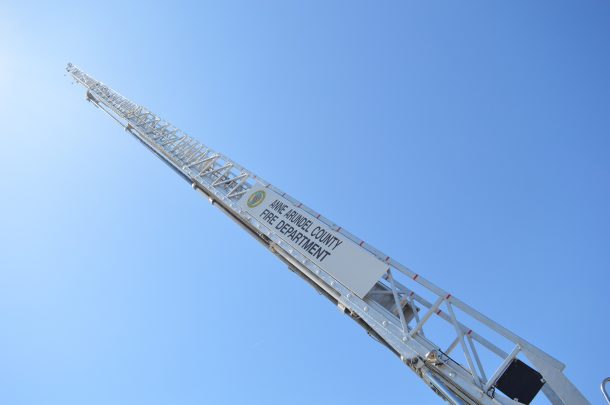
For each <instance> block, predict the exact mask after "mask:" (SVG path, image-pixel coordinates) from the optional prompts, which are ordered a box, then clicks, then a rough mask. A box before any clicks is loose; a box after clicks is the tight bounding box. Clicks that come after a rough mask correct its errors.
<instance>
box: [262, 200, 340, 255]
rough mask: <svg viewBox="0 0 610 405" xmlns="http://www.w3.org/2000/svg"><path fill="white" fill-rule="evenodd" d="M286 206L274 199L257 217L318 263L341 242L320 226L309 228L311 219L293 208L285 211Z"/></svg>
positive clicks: (311, 222) (311, 223)
mask: <svg viewBox="0 0 610 405" xmlns="http://www.w3.org/2000/svg"><path fill="white" fill-rule="evenodd" d="M287 208H288V204H284V203H283V202H281V201H280V200H275V201H273V202H272V203H271V204H270V205H269V206H268V208H265V209H264V210H263V212H261V213H260V215H259V217H260V218H261V219H262V220H263V221H265V222H267V223H268V224H269V225H273V226H275V229H277V230H278V232H279V233H281V234H283V235H284V236H285V237H286V238H288V239H290V240H291V241H292V242H294V243H295V244H297V245H298V246H299V247H301V249H303V250H305V251H306V252H307V253H309V254H310V255H311V256H312V257H315V258H316V259H317V260H319V261H320V263H322V262H323V261H324V259H326V257H327V256H329V255H331V254H332V252H333V251H334V250H335V249H336V248H337V247H338V246H339V245H340V244H342V243H343V241H342V240H341V239H339V238H337V237H336V236H335V235H333V234H332V233H331V232H330V231H328V230H326V229H324V228H322V227H321V226H315V227H314V228H313V229H311V228H312V225H313V221H312V220H311V219H309V218H307V217H306V216H304V215H301V214H300V213H298V212H297V211H295V210H293V209H290V210H288V211H286V209H287ZM284 211H286V212H284ZM278 220H279V221H278Z"/></svg>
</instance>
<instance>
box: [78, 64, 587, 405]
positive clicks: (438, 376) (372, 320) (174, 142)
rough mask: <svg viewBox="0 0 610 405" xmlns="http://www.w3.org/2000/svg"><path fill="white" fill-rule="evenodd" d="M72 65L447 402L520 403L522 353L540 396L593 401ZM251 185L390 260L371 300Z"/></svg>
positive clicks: (123, 120)
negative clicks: (253, 210) (513, 382)
mask: <svg viewBox="0 0 610 405" xmlns="http://www.w3.org/2000/svg"><path fill="white" fill-rule="evenodd" d="M66 70H67V71H68V72H69V73H70V75H71V76H72V77H73V78H74V80H75V81H76V82H77V83H79V84H81V85H83V86H84V87H85V88H86V90H87V100H89V101H90V102H92V104H93V105H95V106H96V107H97V108H99V109H101V110H103V111H104V112H106V113H107V114H108V115H109V116H111V117H112V118H113V119H115V120H116V121H117V122H118V123H119V124H120V125H121V126H123V127H124V129H125V130H126V131H128V132H129V133H130V134H132V135H133V136H135V137H136V138H137V139H138V140H140V141H141V142H142V143H143V144H144V145H145V146H146V147H147V148H148V149H150V150H151V151H152V152H153V153H155V154H156V155H157V156H158V157H159V158H160V159H162V160H163V161H164V162H165V163H166V164H168V165H169V166H170V167H171V168H172V169H173V170H175V171H176V172H177V173H178V174H180V175H181V176H182V177H183V178H184V179H185V180H186V181H188V182H189V183H190V184H191V185H192V187H193V188H194V189H195V190H197V191H199V192H200V193H202V194H203V195H204V196H206V197H207V198H208V200H209V201H210V202H211V203H212V204H213V205H215V206H217V207H218V208H219V209H221V210H222V211H223V212H224V213H225V214H227V215H228V216H229V217H230V218H232V219H233V220H234V221H236V222H237V223H238V224H239V225H240V226H241V227H242V228H243V229H245V230H246V231H248V232H249V233H250V234H251V235H252V236H254V237H255V238H256V239H257V240H259V241H260V242H261V243H263V244H264V245H265V246H266V247H268V249H269V250H270V251H271V252H273V253H274V254H275V255H277V256H278V257H279V258H280V259H281V260H282V261H283V262H285V263H286V264H287V265H288V267H289V268H290V269H291V270H292V271H294V272H295V273H296V274H298V275H299V276H301V277H302V278H303V279H304V280H306V281H307V282H309V283H310V284H311V285H312V286H313V287H314V288H316V290H318V292H320V293H321V294H323V295H325V296H326V297H327V298H329V299H330V300H331V301H332V302H334V303H335V304H336V305H337V306H338V307H339V309H340V310H341V311H343V312H344V313H346V314H347V315H348V316H350V317H351V318H353V319H354V320H355V321H357V322H358V323H359V324H360V325H361V326H362V327H364V328H365V330H366V331H367V332H368V333H369V335H371V336H372V337H373V338H374V339H375V340H377V341H379V342H380V343H382V344H384V345H385V346H387V347H388V348H389V349H390V350H391V351H393V352H394V353H395V354H396V355H397V356H399V357H400V359H401V360H402V361H403V362H404V363H405V364H406V365H407V366H408V367H409V368H410V369H411V370H412V371H414V372H415V373H416V375H417V376H418V377H420V378H421V379H422V380H423V381H424V382H425V383H426V384H427V385H429V386H430V388H431V389H432V390H433V391H434V392H435V393H436V394H437V395H439V396H440V397H441V398H443V399H444V400H446V401H447V402H449V403H452V404H490V405H491V404H495V405H498V404H515V403H520V402H518V401H515V400H514V399H513V398H509V397H507V396H506V395H504V394H503V391H502V392H500V390H499V389H498V387H499V386H500V384H499V381H500V380H501V379H502V378H503V377H505V375H507V370H508V369H509V368H511V367H512V365H513V364H514V363H515V362H517V361H519V360H518V359H521V360H523V361H524V362H527V363H528V365H529V366H530V367H531V368H532V369H533V370H535V371H536V372H537V373H539V374H540V375H541V376H542V378H543V382H544V385H543V386H542V392H543V393H544V395H545V396H546V397H547V398H548V400H549V401H550V402H551V403H553V404H588V403H589V402H588V401H587V400H586V399H585V398H584V396H583V395H582V394H581V393H580V392H579V391H578V389H577V388H576V387H575V386H574V385H573V384H572V383H571V382H570V381H569V380H568V379H567V377H566V376H565V375H564V374H563V369H564V368H565V366H564V365H563V364H562V363H561V362H559V361H558V360H556V359H554V358H553V357H551V356H550V355H548V354H547V353H545V352H543V351H542V350H540V349H539V348H537V347H535V346H534V345H532V344H531V343H529V342H528V341H526V340H525V339H523V338H521V337H519V336H518V335H516V334H515V333H513V332H511V331H509V330H508V329H506V328H504V327H503V326H501V325H499V324H498V323H496V322H494V321H493V320H491V319H490V318H488V317H486V316H485V315H483V314H481V313H480V312H479V311H477V310H475V309H474V308H472V307H471V306H469V305H468V304H466V303H464V302H463V301H461V300H460V299H458V298H457V297H455V296H453V295H451V294H450V293H449V292H448V291H446V290H444V289H442V288H440V287H438V286H436V285H435V284H433V283H431V282H430V281H428V280H426V279H425V278H424V277H423V276H421V275H420V274H418V273H415V272H414V271H412V270H411V269H409V268H407V267H406V266H404V265H402V264H400V263H398V262H397V261H396V260H394V259H393V258H391V257H390V256H389V255H387V254H385V253H383V252H381V251H380V250H378V249H376V248H374V247H373V246H371V245H369V244H368V243H366V242H365V241H364V240H362V239H360V238H358V237H356V236H354V235H352V234H351V233H349V232H348V231H347V230H345V229H344V228H342V227H340V226H338V225H336V224H335V223H333V222H332V221H331V220H330V219H328V218H326V217H324V216H323V215H321V214H320V213H318V212H316V211H315V210H313V209H311V208H309V207H307V206H306V205H305V204H303V203H301V202H300V201H298V200H297V199H295V198H293V197H292V196H289V195H288V194H286V193H285V192H283V191H282V190H280V189H278V188H277V187H275V186H273V185H272V184H271V183H269V182H267V181H266V180H264V179H263V178H261V177H259V176H257V175H255V174H254V173H253V172H251V171H249V170H248V169H246V168H244V167H243V166H241V165H239V164H238V163H236V162H235V161H233V160H231V159H230V158H229V157H227V156H225V155H223V154H221V153H218V152H216V151H214V150H213V149H211V148H209V147H207V146H206V145H204V144H202V143H200V142H198V141H197V140H195V139H194V138H192V137H190V136H189V135H187V134H185V133H184V132H182V131H181V130H180V129H178V128H176V127H175V126H173V125H172V124H170V123H169V122H167V121H165V120H163V119H162V118H160V117H159V116H157V115H155V114H153V113H152V112H150V111H149V110H147V109H146V108H144V107H143V106H140V105H138V104H135V103H133V102H132V101H130V100H128V99H127V98H125V97H123V96H122V95H120V94H119V93H117V92H116V91H114V90H112V89H110V88H109V87H107V86H106V85H104V84H102V83H101V82H99V81H97V80H95V79H93V78H92V77H90V76H89V75H87V74H86V73H84V72H83V71H81V70H80V69H78V68H77V67H76V66H74V65H72V64H68V66H67V68H66ZM253 187H264V188H266V189H269V190H272V191H273V192H275V193H277V194H278V195H281V196H282V197H283V198H284V199H286V200H288V201H290V202H291V203H292V204H293V205H295V206H297V207H299V208H300V209H301V210H303V211H305V212H307V213H308V214H310V215H311V216H312V217H315V218H316V219H318V220H319V221H321V222H323V223H324V224H326V225H327V226H328V227H329V228H330V229H332V230H334V231H335V232H337V233H338V234H340V235H342V236H343V237H345V238H347V239H349V240H351V241H352V242H354V243H355V244H356V245H358V246H360V247H361V248H362V249H365V250H366V251H368V252H369V253H370V254H371V255H374V256H375V257H376V258H377V259H378V260H380V261H383V262H384V263H385V264H386V265H387V271H386V272H385V274H384V275H383V276H382V277H381V278H380V279H379V280H378V282H377V284H375V286H374V287H373V288H372V289H371V290H370V292H369V293H368V294H367V295H366V296H365V297H363V298H360V297H358V296H356V295H355V294H354V293H353V292H352V291H351V290H350V289H348V288H347V287H346V286H345V285H344V284H343V283H341V282H339V281H338V280H337V279H336V278H334V277H333V276H332V275H331V274H329V273H328V272H326V271H324V270H323V269H322V268H321V267H320V266H318V265H317V264H316V263H313V262H312V261H311V260H308V258H307V257H305V255H303V254H301V253H300V252H299V251H297V249H294V248H293V247H292V246H290V245H289V244H287V243H286V242H285V241H284V240H282V238H281V237H280V236H281V235H279V234H278V233H277V232H275V231H273V230H269V229H267V228H266V227H265V226H264V224H263V223H262V222H261V221H260V218H257V217H254V216H253V215H250V214H249V213H248V212H247V211H245V210H244V209H243V208H242V205H241V204H240V203H239V201H240V199H241V198H242V197H244V195H245V194H246V193H247V192H248V191H249V190H250V189H252V188H253ZM407 395H408V394H407ZM534 395H535V394H534ZM526 402H527V401H526Z"/></svg>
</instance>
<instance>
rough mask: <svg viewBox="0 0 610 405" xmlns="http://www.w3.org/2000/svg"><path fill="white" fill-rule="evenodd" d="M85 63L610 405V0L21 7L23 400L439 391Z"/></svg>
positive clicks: (11, 264) (15, 264)
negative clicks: (538, 351) (98, 102)
mask: <svg viewBox="0 0 610 405" xmlns="http://www.w3.org/2000/svg"><path fill="white" fill-rule="evenodd" d="M127 3H129V4H127ZM67 62H73V63H75V64H76V65H78V66H80V67H81V68H83V69H84V70H85V71H87V72H89V73H90V74H92V75H93V76H94V77H96V78H98V79H99V80H101V81H103V82H105V83H107V84H108V85H110V86H111V87H113V88H115V89H116V90H118V91H120V92H121V93H122V94H124V95H126V96H127V97H130V98H131V99H133V100H134V101H136V102H138V103H141V104H143V105H145V106H147V107H149V108H150V109H151V110H152V111H155V112H157V113H158V114H160V115H161V116H163V117H164V118H166V119H168V120H170V121H172V122H173V123H174V124H175V125H177V126H179V127H180V128H182V129H183V130H185V131H186V132H188V133H189V134H190V135H192V136H194V137H196V138H197V139H199V140H200V141H202V142H204V143H206V144H207V145H209V146H211V147H213V148H215V149H217V150H219V151H222V152H224V153H226V154H227V155H229V156H231V157H232V158H234V159H235V160H237V161H238V162H240V163H241V164H243V165H244V166H246V167H248V168H249V169H251V170H253V171H254V172H256V173H259V174H260V175H262V176H263V177H265V178H266V179H268V180H270V181H271V182H273V183H274V184H276V185H277V186H278V187H280V188H282V189H284V190H286V191H287V192H289V193H290V194H292V195H294V196H295V197H296V198H299V199H300V200H302V201H303V202H305V203H306V204H308V205H309V206H311V207H313V208H315V209H316V210H318V211H320V212H322V213H323V214H324V215H326V216H327V217H329V218H332V219H333V220H334V221H335V222H337V223H338V224H340V225H342V226H344V227H345V228H347V229H349V230H350V231H352V232H353V233H354V234H356V235H358V236H360V237H362V238H364V239H366V240H367V241H368V242H370V243H371V244H373V245H374V246H377V247H379V248H380V249H382V250H383V251H385V252H387V253H388V254H390V255H392V257H395V258H397V259H398V260H399V261H401V262H402V263H404V264H406V265H408V266H410V267H411V268H412V269H414V270H415V271H417V272H419V273H421V274H422V275H425V276H426V277H427V278H429V279H430V280H432V281H434V282H436V283H437V284H439V285H441V286H442V287H444V288H445V289H447V290H448V291H450V292H451V293H453V295H455V296H458V297H460V298H462V299H464V300H465V301H466V302H468V303H470V304H471V305H473V306H474V307H475V308H478V309H479V310H481V311H482V312H484V313H485V314H487V315H489V316H490V317H492V318H493V319H495V320H497V321H498V322H500V323H501V324H503V325H505V326H507V327H508V328H510V329H512V330H514V331H515V332H517V333H518V334H520V335H521V336H523V337H525V338H526V339H528V340H530V341H531V342H533V343H535V344H536V345H538V346H539V347H541V348H542V349H544V350H545V351H547V352H548V353H550V354H551V355H553V356H555V357H557V358H558V359H560V360H561V361H563V362H565V363H566V364H567V369H566V373H567V375H568V376H569V377H570V378H571V379H572V380H573V381H574V382H575V384H576V385H577V386H578V387H579V388H580V389H581V390H582V391H583V393H584V394H585V395H586V396H587V397H588V398H589V399H590V400H591V401H592V402H593V403H595V404H601V403H602V398H601V395H600V393H599V389H598V386H599V383H600V382H601V380H602V378H604V377H606V376H608V375H610V348H609V346H608V342H609V341H610V339H609V336H610V328H609V327H608V310H609V309H610V308H609V304H610V299H609V298H608V288H609V281H610V277H609V275H608V274H609V267H610V243H609V242H610V231H609V228H610V213H609V207H610V190H609V188H610V3H609V2H607V1H573V2H567V1H511V2H509V1H488V2H483V1H469V2H456V1H426V2H423V1H422V2H348V1H318V2H314V1H307V2H286V1H277V2H269V1H264V2H231V1H227V2H224V1H223V2H215V3H208V2H205V3H203V2H201V3H200V2H197V3H192V4H187V3H183V2H180V1H173V2H167V3H165V4H163V3H160V2H150V1H149V2H141V3H137V4H136V3H131V2H124V1H104V2H72V3H68V2H27V1H20V2H17V1H13V2H10V1H9V2H6V1H4V2H2V3H0V119H1V121H2V126H1V129H0V139H1V140H2V157H1V159H0V190H1V192H0V197H1V198H0V403H2V404H7V405H22V404H28V405H30V404H32V405H33V404H61V405H70V404H91V405H94V404H246V403H251V404H270V403H273V404H372V403H381V402H386V401H387V403H410V404H439V403H441V402H440V400H439V399H438V398H437V397H436V396H435V395H434V394H433V393H432V392H431V391H430V390H429V389H428V388H427V387H426V386H424V384H422V383H421V382H420V381H419V380H418V379H417V378H416V377H415V376H414V375H413V374H412V373H411V372H410V371H409V370H408V369H407V368H406V367H405V366H403V365H402V364H401V363H400V361H399V360H398V359H396V358H395V357H394V356H393V355H392V354H391V353H390V352H389V351H387V350H386V349H384V348H383V347H382V346H381V345H379V344H377V343H375V342H374V341H373V340H371V339H370V338H369V337H368V336H367V335H366V334H365V333H364V332H363V331H362V330H361V329H360V328H359V327H358V326H357V325H356V324H355V323H353V322H352V321H350V320H349V319H348V318H347V317H346V316H344V315H342V314H341V313H340V312H339V311H337V310H336V309H335V308H334V307H333V306H332V305H331V304H330V303H329V302H328V301H326V300H325V299H324V298H323V297H320V296H319V295H318V294H317V293H315V292H314V291H313V290H312V289H311V288H310V287H309V286H308V285H306V284H305V283H304V282H302V281H301V280H300V279H299V278H297V277H295V275H293V274H292V273H291V272H289V271H288V270H287V269H286V267H285V266H284V265H283V264H281V263H280V262H279V261H278V260H276V259H275V258H274V257H273V256H272V255H270V254H269V253H268V252H267V251H265V250H264V249H263V248H261V246H260V245H259V244H258V243H257V242H255V241H254V240H252V239H251V238H250V237H249V236H248V235H246V234H245V233H244V232H242V231H241V230H240V229H239V228H238V227H237V226H236V225H235V224H233V223H232V222H231V221H229V220H228V219H227V218H225V217H224V216H223V215H222V214H221V213H220V212H219V211H217V210H216V209H213V208H212V207H211V206H210V205H209V204H208V202H207V201H206V200H205V199H203V198H201V197H200V196H199V195H198V194H196V193H194V192H193V190H192V189H191V188H190V187H189V186H188V185H187V184H186V183H184V182H183V181H182V180H181V179H180V178H179V177H178V176H176V175H175V174H174V173H173V172H172V171H170V170H169V169H168V168H167V167H166V166H165V165H163V164H162V163H161V162H160V161H159V160H158V159H157V158H155V157H154V156H153V155H152V154H151V153H150V152H148V151H146V150H145V149H144V148H142V146H141V145H139V144H138V142H136V141H135V140H134V139H133V138H131V137H129V136H127V134H126V133H125V132H124V131H122V130H121V129H120V127H118V126H117V125H116V124H115V123H114V122H113V121H111V120H110V119H109V118H108V117H107V116H105V115H104V114H103V113H101V112H99V111H97V110H96V109H95V108H92V106H90V105H88V104H87V102H86V101H85V100H84V90H83V89H82V88H81V87H77V86H73V85H71V84H70V78H68V77H65V76H64V73H65V71H64V68H65V65H66V63H67Z"/></svg>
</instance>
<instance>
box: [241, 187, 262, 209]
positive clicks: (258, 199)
mask: <svg viewBox="0 0 610 405" xmlns="http://www.w3.org/2000/svg"><path fill="white" fill-rule="evenodd" d="M265 195H266V194H265V190H258V191H255V192H254V193H252V194H250V197H248V201H247V202H246V204H247V205H248V207H250V208H254V207H258V206H259V205H260V204H261V203H262V202H263V201H264V200H265Z"/></svg>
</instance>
